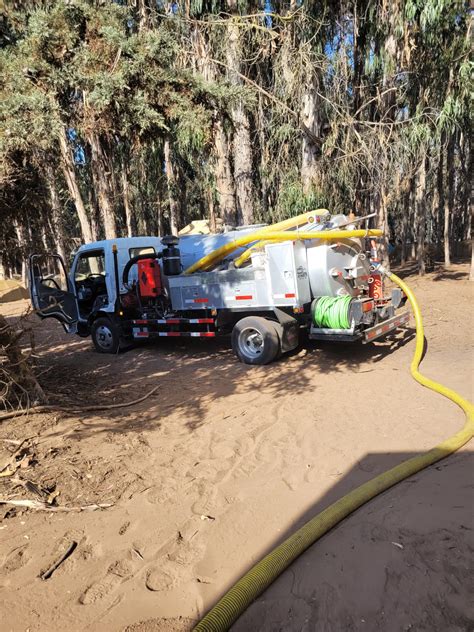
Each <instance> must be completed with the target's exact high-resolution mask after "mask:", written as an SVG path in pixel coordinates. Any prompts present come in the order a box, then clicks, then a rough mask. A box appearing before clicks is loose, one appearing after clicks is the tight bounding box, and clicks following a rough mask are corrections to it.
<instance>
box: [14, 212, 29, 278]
mask: <svg viewBox="0 0 474 632" xmlns="http://www.w3.org/2000/svg"><path fill="white" fill-rule="evenodd" d="M13 227H14V229H15V233H16V238H17V242H18V252H19V254H20V260H21V281H22V283H23V285H25V284H26V256H25V250H26V245H27V244H26V231H25V227H24V226H23V225H22V224H20V222H19V221H18V220H17V219H14V220H13Z"/></svg>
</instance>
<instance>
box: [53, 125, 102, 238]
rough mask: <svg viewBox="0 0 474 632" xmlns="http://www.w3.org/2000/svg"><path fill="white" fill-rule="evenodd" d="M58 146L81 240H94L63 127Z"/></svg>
mask: <svg viewBox="0 0 474 632" xmlns="http://www.w3.org/2000/svg"><path fill="white" fill-rule="evenodd" d="M59 147H60V151H61V167H62V170H63V173H64V177H65V179H66V183H67V187H68V190H69V195H70V196H71V198H72V200H73V202H74V204H75V206H76V213H77V217H78V219H79V225H80V227H81V236H82V240H83V241H84V242H85V243H86V244H87V243H90V242H91V241H94V236H93V234H92V229H91V225H90V223H89V218H88V217H87V211H86V207H85V205H84V201H83V199H82V194H81V191H80V189H79V184H78V182H77V178H76V169H75V167H74V158H73V155H72V151H71V148H70V146H69V144H68V141H67V137H66V130H65V129H63V130H62V132H61V134H60V136H59Z"/></svg>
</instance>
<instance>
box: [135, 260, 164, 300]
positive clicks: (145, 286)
mask: <svg viewBox="0 0 474 632" xmlns="http://www.w3.org/2000/svg"><path fill="white" fill-rule="evenodd" d="M138 287H139V288H140V296H142V297H147V298H151V297H153V296H159V295H160V294H161V293H162V291H163V285H162V283H161V270H160V265H159V263H158V261H157V260H156V259H141V260H140V261H138Z"/></svg>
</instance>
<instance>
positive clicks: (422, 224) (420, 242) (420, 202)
mask: <svg viewBox="0 0 474 632" xmlns="http://www.w3.org/2000/svg"><path fill="white" fill-rule="evenodd" d="M425 195H426V158H425V157H423V158H422V159H421V162H420V166H419V168H418V177H417V183H416V193H415V199H416V235H417V250H416V255H417V260H418V274H420V275H424V274H425V272H426V266H425V234H426V204H425Z"/></svg>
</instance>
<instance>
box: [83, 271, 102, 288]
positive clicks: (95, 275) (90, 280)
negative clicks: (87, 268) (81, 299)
mask: <svg viewBox="0 0 474 632" xmlns="http://www.w3.org/2000/svg"><path fill="white" fill-rule="evenodd" d="M99 279H100V280H103V279H104V275H103V274H100V272H92V273H91V274H88V275H87V276H86V278H85V279H81V281H80V282H79V283H81V284H82V285H87V286H89V287H90V286H94V285H96V283H97V281H98V280H99Z"/></svg>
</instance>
